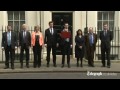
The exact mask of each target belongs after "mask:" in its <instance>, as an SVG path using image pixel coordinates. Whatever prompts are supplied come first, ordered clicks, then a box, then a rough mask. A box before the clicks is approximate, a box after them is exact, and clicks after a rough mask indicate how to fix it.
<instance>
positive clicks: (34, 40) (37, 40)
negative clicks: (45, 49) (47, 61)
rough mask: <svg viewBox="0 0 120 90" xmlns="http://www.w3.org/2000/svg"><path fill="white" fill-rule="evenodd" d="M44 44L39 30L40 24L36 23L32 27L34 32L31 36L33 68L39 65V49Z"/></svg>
mask: <svg viewBox="0 0 120 90" xmlns="http://www.w3.org/2000/svg"><path fill="white" fill-rule="evenodd" d="M43 44H44V38H43V35H42V33H41V32H40V26H39V25H37V26H35V27H34V32H32V36H31V46H32V47H33V53H34V68H36V67H37V66H38V67H41V50H42V46H43Z"/></svg>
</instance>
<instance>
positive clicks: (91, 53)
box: [87, 46, 95, 66]
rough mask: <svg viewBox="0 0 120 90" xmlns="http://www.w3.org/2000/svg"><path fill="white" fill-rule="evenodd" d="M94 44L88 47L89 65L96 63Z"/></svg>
mask: <svg viewBox="0 0 120 90" xmlns="http://www.w3.org/2000/svg"><path fill="white" fill-rule="evenodd" d="M94 51H95V50H94V46H89V48H88V49H87V55H88V65H90V66H91V65H94Z"/></svg>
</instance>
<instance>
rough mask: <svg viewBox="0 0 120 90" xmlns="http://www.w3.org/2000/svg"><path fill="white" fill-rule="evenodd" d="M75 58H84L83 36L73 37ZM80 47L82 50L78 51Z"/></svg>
mask: <svg viewBox="0 0 120 90" xmlns="http://www.w3.org/2000/svg"><path fill="white" fill-rule="evenodd" d="M75 43H76V45H75V57H76V58H77V57H81V58H83V57H84V47H85V39H84V36H82V37H81V38H80V37H79V36H76V37H75ZM80 46H82V49H80V48H79V47H80Z"/></svg>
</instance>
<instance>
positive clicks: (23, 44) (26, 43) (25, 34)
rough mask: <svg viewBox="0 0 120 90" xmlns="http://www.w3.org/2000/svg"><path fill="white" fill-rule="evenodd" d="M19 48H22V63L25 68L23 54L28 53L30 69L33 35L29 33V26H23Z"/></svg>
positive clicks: (27, 62) (27, 63)
mask: <svg viewBox="0 0 120 90" xmlns="http://www.w3.org/2000/svg"><path fill="white" fill-rule="evenodd" d="M19 46H20V63H21V68H23V53H24V50H25V52H26V67H27V68H29V48H30V46H31V35H30V32H29V31H27V25H26V24H23V25H22V30H21V31H20V33H19Z"/></svg>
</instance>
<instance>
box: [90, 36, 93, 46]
mask: <svg viewBox="0 0 120 90" xmlns="http://www.w3.org/2000/svg"><path fill="white" fill-rule="evenodd" d="M92 44H93V39H92V35H90V45H91V46H92Z"/></svg>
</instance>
